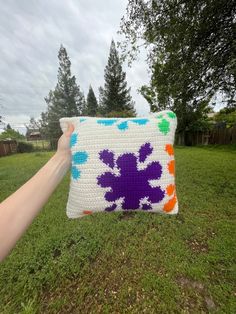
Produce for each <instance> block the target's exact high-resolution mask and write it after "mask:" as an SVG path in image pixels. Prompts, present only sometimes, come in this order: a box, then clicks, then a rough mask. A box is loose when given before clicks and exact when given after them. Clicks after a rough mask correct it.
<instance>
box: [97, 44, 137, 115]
mask: <svg viewBox="0 0 236 314" xmlns="http://www.w3.org/2000/svg"><path fill="white" fill-rule="evenodd" d="M104 79H105V85H104V88H103V89H102V90H101V89H100V92H101V93H100V96H101V99H100V106H102V111H103V112H104V113H105V114H109V112H122V111H126V112H129V113H130V116H134V115H135V114H136V113H135V109H134V102H133V101H132V98H131V95H130V88H127V82H126V73H125V72H123V70H122V65H121V61H120V59H119V56H118V52H117V50H116V46H115V42H114V40H112V41H111V46H110V53H109V57H108V63H107V65H106V67H105V74H104Z"/></svg>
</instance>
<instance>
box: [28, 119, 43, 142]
mask: <svg viewBox="0 0 236 314" xmlns="http://www.w3.org/2000/svg"><path fill="white" fill-rule="evenodd" d="M25 127H26V129H27V131H26V137H28V136H30V134H31V132H36V131H38V132H40V134H41V123H40V121H37V120H35V118H33V117H31V118H30V122H29V124H28V125H25Z"/></svg>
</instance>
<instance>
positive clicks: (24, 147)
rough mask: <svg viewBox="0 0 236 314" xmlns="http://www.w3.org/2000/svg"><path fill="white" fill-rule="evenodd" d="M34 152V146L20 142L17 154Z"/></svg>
mask: <svg viewBox="0 0 236 314" xmlns="http://www.w3.org/2000/svg"><path fill="white" fill-rule="evenodd" d="M33 150H34V146H33V145H32V144H30V143H26V142H18V144H17V153H30V152H32V151H33Z"/></svg>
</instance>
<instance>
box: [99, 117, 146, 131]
mask: <svg viewBox="0 0 236 314" xmlns="http://www.w3.org/2000/svg"><path fill="white" fill-rule="evenodd" d="M119 120H120V119H99V120H97V123H99V124H103V125H104V126H111V125H113V124H115V123H116V122H117V121H119ZM129 122H133V123H136V124H138V125H145V124H147V123H148V122H149V119H144V118H141V119H127V120H125V121H122V122H120V123H118V124H117V128H118V129H119V130H120V131H125V130H127V129H128V128H129Z"/></svg>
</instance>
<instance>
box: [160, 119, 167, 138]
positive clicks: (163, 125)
mask: <svg viewBox="0 0 236 314" xmlns="http://www.w3.org/2000/svg"><path fill="white" fill-rule="evenodd" d="M158 128H159V130H160V132H162V133H163V134H165V135H166V134H167V133H168V132H169V131H170V122H169V121H167V120H166V119H162V120H161V122H159V123H158Z"/></svg>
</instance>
